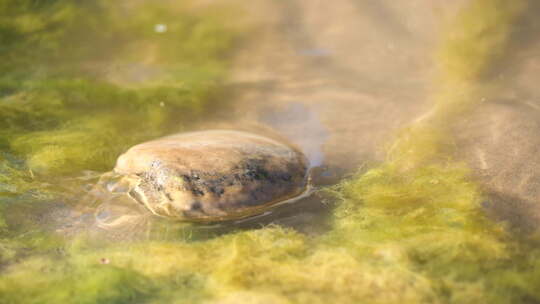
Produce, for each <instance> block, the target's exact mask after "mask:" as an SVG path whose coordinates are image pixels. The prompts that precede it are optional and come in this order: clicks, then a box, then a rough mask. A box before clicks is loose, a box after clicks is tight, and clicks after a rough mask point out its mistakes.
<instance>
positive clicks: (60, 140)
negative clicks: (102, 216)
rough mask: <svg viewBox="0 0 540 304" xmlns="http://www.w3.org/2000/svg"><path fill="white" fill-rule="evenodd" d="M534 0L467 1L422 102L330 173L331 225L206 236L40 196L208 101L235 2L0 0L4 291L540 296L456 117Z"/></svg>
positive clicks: (75, 298)
mask: <svg viewBox="0 0 540 304" xmlns="http://www.w3.org/2000/svg"><path fill="white" fill-rule="evenodd" d="M367 2H369V1H367ZM367 2H366V3H367ZM139 5H140V7H139ZM164 5H165V4H164ZM529 5H533V4H532V2H530V1H525V0H520V1H513V2H512V3H510V2H508V1H503V0H472V1H468V2H465V3H464V4H463V6H461V7H460V11H459V12H458V13H457V14H456V15H455V17H454V18H452V20H451V22H450V23H449V25H448V29H447V30H446V32H445V34H444V35H443V36H444V37H443V39H442V42H441V43H440V46H438V47H437V51H436V54H437V55H436V58H437V59H436V60H437V62H439V63H440V67H438V75H440V76H437V83H438V84H439V86H438V87H437V88H436V89H435V90H433V91H434V92H433V94H432V96H431V98H430V100H432V101H433V103H432V104H431V106H430V111H429V112H428V114H426V115H424V116H423V118H422V119H420V120H418V121H417V122H415V123H413V124H412V125H410V126H409V127H408V128H406V129H404V130H402V131H401V132H400V133H399V134H398V135H396V136H395V141H394V142H393V143H392V145H390V147H389V148H388V151H387V153H386V154H385V156H384V157H383V158H382V159H381V162H380V163H379V164H378V165H370V166H369V167H368V168H367V169H366V168H364V169H363V170H361V172H360V173H358V174H357V175H356V176H353V177H350V178H348V179H346V180H344V181H342V182H341V183H340V184H339V185H336V186H333V187H329V188H325V189H322V190H320V191H321V192H324V193H325V195H327V196H331V197H333V198H334V199H333V201H334V205H333V209H332V211H331V212H329V214H328V221H329V222H330V224H329V225H330V228H329V229H328V230H327V231H325V232H323V233H319V234H304V233H301V232H299V231H296V230H294V229H292V228H287V227H282V226H278V225H268V226H264V227H260V228H258V229H244V230H240V229H238V230H236V229H234V227H233V228H231V229H229V230H228V231H226V232H223V233H219V234H210V235H208V234H205V233H204V231H202V230H201V228H198V227H176V226H175V225H173V224H172V223H159V224H157V225H156V226H154V227H153V228H152V229H153V230H152V231H149V232H148V235H146V236H144V237H140V236H138V237H135V238H120V239H115V238H114V237H113V238H108V237H102V238H99V237H97V238H96V237H95V235H90V234H89V233H87V232H85V231H84V230H83V231H77V230H74V232H73V233H72V234H70V235H65V234H61V233H56V232H55V231H50V229H49V230H48V229H46V228H47V227H48V225H47V218H44V217H40V216H39V214H38V213H40V214H47V213H49V214H50V213H53V214H54V212H52V211H53V210H55V208H56V207H55V206H58V204H60V203H58V202H60V201H63V202H69V201H70V198H69V196H70V195H72V189H80V187H81V186H82V185H86V184H87V183H88V181H90V182H93V181H94V180H95V179H96V175H98V174H99V173H100V172H102V171H106V170H108V169H110V167H111V166H112V163H113V162H114V159H115V158H116V156H117V155H118V154H119V153H120V152H121V151H122V150H123V149H125V148H126V147H127V146H129V145H132V144H133V143H135V142H139V141H142V140H145V139H147V138H152V137H155V136H159V135H161V134H165V133H168V132H172V131H178V130H181V129H182V128H184V127H188V126H189V125H190V124H193V123H194V121H193V120H194V117H198V118H200V119H203V120H204V118H206V117H208V116H207V115H209V114H210V111H209V110H208V108H213V107H215V104H214V102H216V101H215V100H217V99H216V98H215V97H216V96H221V93H222V92H221V91H220V87H219V85H218V84H219V83H220V82H221V81H222V80H223V79H224V77H226V75H227V71H228V68H229V63H230V59H229V57H228V56H225V55H224V54H227V53H228V52H229V51H231V50H232V48H233V46H234V43H235V42H236V41H238V40H237V39H238V38H239V37H240V36H241V35H242V34H241V33H240V32H242V30H239V28H238V27H235V26H232V25H231V24H230V22H229V20H231V18H233V19H234V14H235V12H236V10H235V9H231V8H230V7H229V8H228V9H227V7H219V10H218V8H216V7H214V6H212V5H211V6H205V5H202V6H197V5H194V6H193V7H191V6H189V5H186V6H185V7H177V6H173V7H167V6H166V5H165V6H163V7H160V6H155V5H149V6H147V5H146V4H145V3H144V2H140V3H139V2H137V3H134V4H130V5H124V6H123V5H119V6H110V4H107V3H106V2H103V3H101V2H91V4H84V5H83V4H73V3H71V2H68V1H61V0H58V1H6V0H3V1H1V2H0V12H1V13H2V14H3V15H4V17H5V16H10V18H2V21H1V23H0V35H1V36H0V37H1V39H2V42H3V49H4V50H5V52H6V54H7V55H6V57H4V58H9V60H5V61H3V62H2V65H1V68H2V71H3V73H2V76H1V78H0V80H1V90H2V91H1V92H2V97H1V98H2V101H1V104H0V106H1V107H2V109H1V112H0V115H1V118H2V119H1V120H0V124H2V131H0V132H1V133H0V140H1V141H0V146H1V149H2V150H1V151H2V158H1V164H0V165H1V167H0V195H1V196H0V203H1V205H0V208H1V209H0V210H1V214H2V220H1V221H0V227H1V240H2V242H1V243H0V271H1V274H2V276H1V278H0V303H133V302H136V303H164V302H167V303H213V302H215V303H327V302H337V303H359V302H360V303H363V302H367V303H397V302H401V303H402V302H405V303H535V302H538V301H540V289H539V288H538V286H540V251H539V250H538V249H537V244H536V242H535V240H534V239H528V238H526V237H520V236H519V235H515V234H512V232H509V231H507V230H506V229H505V227H504V225H503V223H498V222H494V221H492V220H490V219H488V218H486V217H485V215H484V213H483V210H482V209H481V203H482V201H483V196H484V195H483V193H482V192H481V190H480V187H479V185H477V184H476V183H475V181H474V180H473V179H472V178H471V176H470V173H471V172H470V170H469V169H468V168H467V167H466V166H465V165H464V164H462V163H460V162H458V161H456V160H454V159H453V157H452V153H451V149H452V141H451V138H450V133H449V131H448V130H447V129H446V126H447V122H449V121H452V120H453V119H455V118H456V117H459V116H460V115H461V114H462V113H465V112H467V111H469V110H470V109H471V108H474V106H475V101H476V100H481V99H482V98H479V95H482V96H483V95H485V94H489V93H491V92H492V87H493V86H497V82H496V81H495V80H493V79H492V78H491V72H492V69H493V68H495V67H496V65H497V62H499V61H501V60H502V59H504V58H508V57H511V56H512V53H511V52H510V51H509V50H510V49H511V48H510V45H511V43H512V38H513V37H514V36H513V34H514V30H513V29H514V28H515V26H516V25H517V24H518V23H519V22H520V20H521V19H522V18H524V16H525V15H526V12H527V9H528V8H529V7H528V6H529ZM229 11H230V12H229ZM142 12H144V13H142ZM217 12H219V13H217ZM224 12H228V13H226V14H233V16H231V15H228V16H227V17H226V18H224V17H223V16H224V14H225V13H224ZM126 14H127V15H126ZM139 14H140V15H139ZM177 14H180V16H182V18H178V15H177ZM126 16H128V17H129V18H126ZM225 16H226V15H225ZM119 20H121V22H119ZM103 25H106V27H107V28H108V29H109V30H108V31H100V30H99V29H100V28H101V26H103ZM389 26H391V24H390V25H389ZM391 29H392V28H391V27H390V28H389V29H388V30H391ZM161 34H170V35H173V36H172V38H174V39H170V38H171V37H168V38H167V39H162V38H163V36H162V35H161ZM81 37H91V40H92V41H94V43H93V44H91V45H88V44H84V43H82V42H81V41H78V40H77V39H81ZM90 46H91V47H92V48H90ZM134 63H136V64H134ZM111 66H115V67H116V68H114V69H111V68H110V67H111ZM456 92H457V93H456ZM458 93H459V94H458ZM220 106H223V107H224V108H227V107H228V106H229V105H227V104H225V105H220ZM231 106H232V105H231ZM126 111H129V113H130V115H123V114H124V113H125V112H126ZM141 121H144V122H146V123H145V124H144V125H143V124H141V123H140V122H141ZM179 122H180V123H182V124H183V126H179V125H178V123H179ZM70 191H71V192H70ZM64 204H69V203H64ZM57 209H58V212H57V213H55V214H56V215H57V216H61V214H62V212H65V211H64V210H66V209H63V208H57ZM67 210H69V208H68V209H67ZM64 218H65V219H70V217H69V215H68V216H65V217H64Z"/></svg>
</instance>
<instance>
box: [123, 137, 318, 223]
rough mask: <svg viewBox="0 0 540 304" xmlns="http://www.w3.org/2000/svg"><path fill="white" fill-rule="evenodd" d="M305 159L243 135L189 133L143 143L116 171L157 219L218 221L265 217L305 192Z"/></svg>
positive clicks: (287, 148) (279, 145)
mask: <svg viewBox="0 0 540 304" xmlns="http://www.w3.org/2000/svg"><path fill="white" fill-rule="evenodd" d="M307 169H308V164H307V159H306V157H305V156H304V155H303V154H302V153H301V152H300V151H298V150H297V149H295V148H294V147H292V146H289V145H287V144H284V143H280V142H278V141H276V140H273V139H270V138H266V137H263V136H259V135H255V134H250V133H246V132H238V131H228V130H212V131H201V132H190V133H182V134H177V135H172V136H168V137H164V138H160V139H157V140H154V141H150V142H146V143H142V144H139V145H136V146H134V147H132V148H131V149H129V150H128V151H127V152H126V153H124V154H123V155H121V156H120V157H119V158H118V160H117V163H116V167H115V169H114V171H115V172H116V173H118V174H121V175H123V176H124V178H123V180H124V181H126V180H127V181H129V184H130V185H131V187H130V190H129V192H128V194H129V195H130V196H131V197H132V198H134V199H135V200H136V201H137V202H139V203H141V204H143V205H144V206H146V207H147V208H148V209H149V210H150V211H151V212H152V213H154V214H156V215H160V216H165V217H170V218H176V219H180V220H188V221H219V220H228V219H235V218H242V217H247V216H250V215H255V214H259V213H263V212H264V211H266V210H267V209H268V208H270V207H272V206H273V205H275V204H277V203H279V202H283V201H285V200H288V199H291V198H293V197H296V196H298V195H300V194H301V193H303V192H304V191H305V189H306V186H307V185H306V184H307Z"/></svg>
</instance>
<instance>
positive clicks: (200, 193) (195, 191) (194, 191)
mask: <svg viewBox="0 0 540 304" xmlns="http://www.w3.org/2000/svg"><path fill="white" fill-rule="evenodd" d="M191 193H193V195H199V196H203V195H204V191H202V190H200V189H197V188H193V189H191Z"/></svg>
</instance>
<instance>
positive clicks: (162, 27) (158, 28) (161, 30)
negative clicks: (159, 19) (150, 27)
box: [154, 23, 167, 33]
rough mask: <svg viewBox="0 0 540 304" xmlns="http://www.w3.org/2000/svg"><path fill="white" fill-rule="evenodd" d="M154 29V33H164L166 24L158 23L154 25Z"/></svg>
mask: <svg viewBox="0 0 540 304" xmlns="http://www.w3.org/2000/svg"><path fill="white" fill-rule="evenodd" d="M154 31H155V32H156V33H165V32H166V31H167V25H166V24H163V23H158V24H156V25H154Z"/></svg>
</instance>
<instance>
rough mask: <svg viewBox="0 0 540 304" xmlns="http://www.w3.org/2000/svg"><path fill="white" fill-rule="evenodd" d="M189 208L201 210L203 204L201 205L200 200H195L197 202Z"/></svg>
mask: <svg viewBox="0 0 540 304" xmlns="http://www.w3.org/2000/svg"><path fill="white" fill-rule="evenodd" d="M189 209H190V210H191V211H197V210H201V209H202V205H201V203H199V202H195V203H193V204H191V206H190V207H189Z"/></svg>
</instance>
